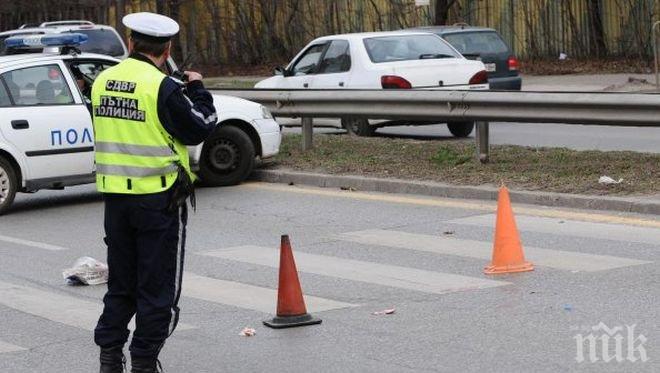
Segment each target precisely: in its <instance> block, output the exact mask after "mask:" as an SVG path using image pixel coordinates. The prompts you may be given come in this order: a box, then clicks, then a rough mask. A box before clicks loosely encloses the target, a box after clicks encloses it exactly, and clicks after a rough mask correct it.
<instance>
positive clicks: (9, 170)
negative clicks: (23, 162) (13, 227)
mask: <svg viewBox="0 0 660 373" xmlns="http://www.w3.org/2000/svg"><path fill="white" fill-rule="evenodd" d="M17 190H18V179H17V178H16V171H15V170H14V168H13V167H12V165H11V163H9V162H8V161H7V160H6V159H5V158H3V157H0V215H2V214H4V213H5V212H6V211H7V210H9V206H11V204H12V203H13V202H14V197H16V191H17Z"/></svg>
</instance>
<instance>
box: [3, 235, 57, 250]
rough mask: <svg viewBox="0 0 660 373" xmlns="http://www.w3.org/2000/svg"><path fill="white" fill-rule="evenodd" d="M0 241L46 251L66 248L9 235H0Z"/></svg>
mask: <svg viewBox="0 0 660 373" xmlns="http://www.w3.org/2000/svg"><path fill="white" fill-rule="evenodd" d="M0 241H3V242H8V243H13V244H17V245H22V246H29V247H34V248H36V249H42V250H48V251H63V250H68V248H66V247H61V246H56V245H51V244H47V243H43V242H37V241H30V240H24V239H22V238H16V237H10V236H3V235H0Z"/></svg>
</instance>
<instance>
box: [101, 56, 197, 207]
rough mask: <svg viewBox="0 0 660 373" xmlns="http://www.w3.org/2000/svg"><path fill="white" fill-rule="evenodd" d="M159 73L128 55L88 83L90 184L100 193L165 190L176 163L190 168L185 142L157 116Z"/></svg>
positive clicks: (162, 77)
mask: <svg viewBox="0 0 660 373" xmlns="http://www.w3.org/2000/svg"><path fill="white" fill-rule="evenodd" d="M165 78H166V75H165V74H163V73H162V72H161V71H160V70H158V69H157V68H156V67H154V66H153V65H151V64H149V63H146V62H143V61H139V60H136V59H133V58H128V59H126V60H124V61H122V62H121V63H119V64H118V65H116V66H113V67H111V68H109V69H107V70H105V71H103V72H102V73H101V74H100V75H99V76H98V77H97V78H96V80H95V81H94V85H93V86H92V105H93V117H94V140H95V147H96V154H95V160H96V186H97V189H98V190H99V191H100V192H103V193H120V194H151V193H158V192H161V191H164V190H167V189H169V188H170V187H171V186H172V184H173V183H174V181H176V178H177V173H178V172H177V171H178V167H177V164H180V165H181V166H183V167H184V168H185V170H186V172H187V173H188V174H189V175H190V177H191V179H193V180H194V175H193V173H192V171H191V170H190V163H189V159H188V151H187V149H186V146H185V145H183V144H182V143H181V142H180V141H179V140H177V139H175V138H173V137H172V136H171V135H170V134H169V133H167V131H166V130H165V128H164V127H163V125H162V123H161V122H160V119H159V118H158V91H159V89H160V85H161V83H162V82H163V79H165Z"/></svg>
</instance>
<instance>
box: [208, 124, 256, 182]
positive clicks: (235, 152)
mask: <svg viewBox="0 0 660 373" xmlns="http://www.w3.org/2000/svg"><path fill="white" fill-rule="evenodd" d="M254 157H255V151H254V144H253V143H252V140H250V136H248V134H247V133H245V132H243V131H242V130H241V129H240V128H237V127H234V126H224V127H220V128H218V130H216V131H215V132H214V133H213V134H212V135H211V136H209V138H208V139H206V141H205V142H204V147H203V148H202V155H201V158H200V160H199V174H200V177H201V179H202V181H203V182H204V183H205V184H207V185H211V186H224V185H235V184H238V183H240V182H241V181H243V180H245V179H246V178H247V177H248V176H249V175H250V173H251V172H252V169H253V168H254Z"/></svg>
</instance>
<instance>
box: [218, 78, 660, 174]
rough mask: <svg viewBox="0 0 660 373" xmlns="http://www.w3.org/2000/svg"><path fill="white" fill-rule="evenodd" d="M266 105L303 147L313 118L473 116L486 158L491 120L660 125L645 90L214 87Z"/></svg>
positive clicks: (657, 108)
mask: <svg viewBox="0 0 660 373" xmlns="http://www.w3.org/2000/svg"><path fill="white" fill-rule="evenodd" d="M213 92H214V93H217V94H224V95H229V96H235V97H241V98H244V99H247V100H250V101H255V102H259V103H261V104H262V105H264V106H266V107H268V108H269V109H270V110H271V112H272V113H273V115H275V116H276V117H291V118H304V119H303V148H309V147H311V145H312V134H313V129H312V128H313V124H312V118H345V117H362V118H368V119H386V120H387V119H392V120H397V119H398V120H400V119H405V120H411V121H415V120H419V121H430V120H434V121H435V120H437V121H438V122H444V121H474V122H476V123H477V133H476V140H477V156H478V159H479V160H480V161H482V162H487V161H488V154H489V151H488V149H489V138H488V137H489V134H488V128H489V125H488V123H489V122H514V123H515V122H518V123H566V124H590V125H610V126H650V127H660V95H657V94H641V93H581V92H504V91H502V92H498V91H433V90H412V91H398V90H390V91H388V90H259V89H253V90H214V91H213Z"/></svg>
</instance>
